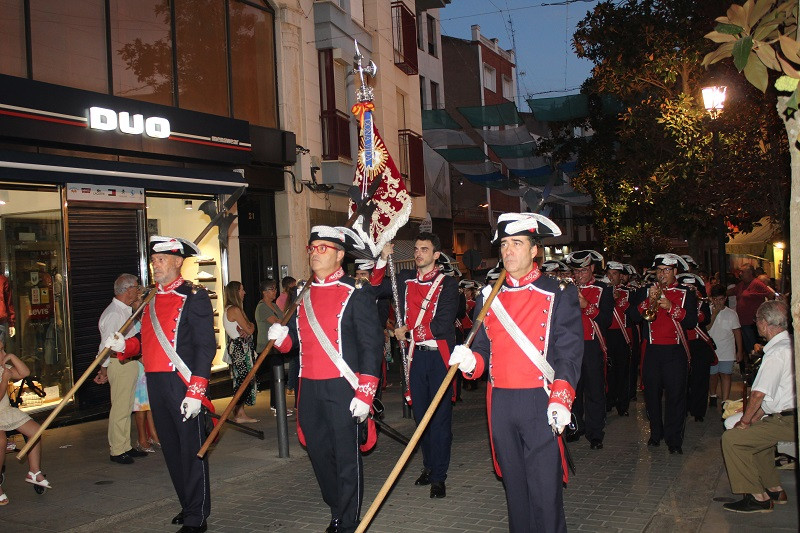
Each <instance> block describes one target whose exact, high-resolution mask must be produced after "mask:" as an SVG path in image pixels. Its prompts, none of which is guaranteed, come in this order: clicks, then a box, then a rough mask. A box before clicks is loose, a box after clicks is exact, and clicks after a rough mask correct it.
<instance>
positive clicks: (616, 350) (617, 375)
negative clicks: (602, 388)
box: [606, 329, 631, 412]
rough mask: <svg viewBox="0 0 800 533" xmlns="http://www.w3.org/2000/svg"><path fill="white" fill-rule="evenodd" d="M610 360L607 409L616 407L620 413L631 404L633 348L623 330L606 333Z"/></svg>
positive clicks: (611, 330) (612, 330)
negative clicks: (626, 339) (626, 340)
mask: <svg viewBox="0 0 800 533" xmlns="http://www.w3.org/2000/svg"><path fill="white" fill-rule="evenodd" d="M606 344H607V346H608V358H609V359H610V361H611V365H610V368H609V369H608V394H607V395H606V407H607V408H608V409H611V408H612V407H616V408H617V410H618V411H619V412H624V411H627V410H628V407H629V406H630V402H631V391H630V388H629V387H630V372H631V347H630V345H629V344H628V343H627V342H625V336H624V335H623V334H622V330H619V329H609V330H608V332H607V333H606Z"/></svg>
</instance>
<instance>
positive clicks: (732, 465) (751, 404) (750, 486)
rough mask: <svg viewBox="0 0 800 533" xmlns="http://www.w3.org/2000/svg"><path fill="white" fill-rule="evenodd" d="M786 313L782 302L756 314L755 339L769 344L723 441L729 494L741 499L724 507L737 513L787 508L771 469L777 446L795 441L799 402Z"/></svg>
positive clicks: (759, 310)
mask: <svg viewBox="0 0 800 533" xmlns="http://www.w3.org/2000/svg"><path fill="white" fill-rule="evenodd" d="M788 321H789V309H788V307H787V305H786V304H785V303H784V302H782V301H769V302H764V303H763V304H761V306H760V307H759V308H758V311H757V312H756V327H757V328H758V333H759V335H761V336H762V337H764V338H765V339H766V340H767V344H766V345H765V346H764V357H763V358H762V362H761V368H760V369H759V370H758V374H757V375H756V379H755V381H754V382H753V387H752V392H751V393H750V400H749V401H748V403H747V408H746V409H745V412H744V414H743V415H742V418H741V420H740V421H739V422H737V423H736V425H735V426H734V427H733V429H730V430H728V431H726V432H725V433H724V434H723V435H722V453H723V456H724V457H725V466H726V467H727V469H728V479H729V480H730V483H731V490H732V491H733V492H736V493H743V494H744V498H743V499H741V500H739V501H738V502H734V503H726V504H725V505H724V507H725V509H727V510H728V511H733V512H736V513H768V512H770V511H772V506H773V504H784V503H786V492H785V491H784V490H783V487H781V484H780V477H779V475H778V470H777V469H776V467H775V445H776V444H777V443H778V442H780V441H787V440H789V441H791V440H794V439H795V419H796V416H797V401H796V398H795V394H794V374H793V371H792V341H791V339H790V338H789V333H788V331H787V328H788Z"/></svg>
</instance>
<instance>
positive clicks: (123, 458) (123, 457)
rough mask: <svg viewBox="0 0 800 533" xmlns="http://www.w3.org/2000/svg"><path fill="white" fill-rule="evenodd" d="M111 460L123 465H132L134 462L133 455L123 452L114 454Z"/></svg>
mask: <svg viewBox="0 0 800 533" xmlns="http://www.w3.org/2000/svg"><path fill="white" fill-rule="evenodd" d="M145 455H146V454H145ZM111 462H112V463H119V464H121V465H132V464H133V457H131V456H130V455H129V454H128V453H121V454H119V455H112V456H111Z"/></svg>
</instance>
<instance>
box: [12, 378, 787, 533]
mask: <svg viewBox="0 0 800 533" xmlns="http://www.w3.org/2000/svg"><path fill="white" fill-rule="evenodd" d="M462 394H463V402H459V403H458V405H457V406H456V408H455V410H454V412H453V452H452V461H451V465H450V472H449V477H448V479H447V498H445V499H441V500H438V499H437V500H434V499H430V498H429V495H428V487H416V486H414V479H415V478H416V477H417V475H418V473H419V471H420V469H421V463H422V458H421V454H420V453H415V454H414V455H412V457H411V459H410V460H409V463H408V465H407V467H406V468H405V470H404V472H403V473H402V474H401V476H400V477H399V479H398V480H397V482H396V483H395V486H394V489H393V490H392V491H391V492H390V493H389V495H388V497H387V498H386V500H384V503H383V506H382V508H381V510H380V511H379V512H378V514H377V515H376V517H375V519H374V520H373V521H372V524H371V525H370V528H369V531H370V532H374V533H398V532H408V531H419V532H436V533H456V532H476V533H477V532H480V533H485V532H493V533H494V532H502V531H507V530H508V522H507V515H506V508H505V496H504V492H503V486H502V483H501V481H499V480H498V479H497V478H496V477H495V475H494V473H493V470H492V461H491V457H490V452H489V445H488V434H487V429H486V414H485V406H484V401H485V389H484V386H483V384H481V388H480V389H479V390H477V391H464V392H463V393H462ZM267 395H268V392H262V393H259V397H258V403H257V404H256V406H254V407H250V408H248V412H249V414H250V415H251V416H254V417H255V418H260V419H261V421H260V422H259V423H257V424H254V426H255V427H257V428H258V429H262V430H264V431H265V440H264V441H261V440H258V439H257V438H254V437H250V436H248V435H246V434H244V433H242V432H240V431H238V430H236V429H235V428H232V427H231V426H226V428H225V429H224V431H223V432H222V438H221V440H220V441H219V442H218V444H217V445H216V448H215V449H212V451H211V452H210V455H209V460H210V470H211V501H212V511H211V516H210V518H209V520H208V526H209V531H210V532H251V531H270V532H290V533H291V532H303V531H316V532H321V531H324V529H325V527H327V524H328V521H329V520H330V516H329V512H328V509H327V507H326V506H325V504H324V503H323V501H322V498H321V496H320V492H319V488H318V487H317V484H316V481H315V479H314V474H313V471H312V469H311V464H310V461H309V459H308V456H307V454H306V453H305V451H304V450H303V449H302V448H301V447H300V445H299V444H298V442H297V435H296V429H295V423H294V417H292V418H290V419H289V430H290V434H289V441H290V457H289V458H288V459H281V458H278V457H277V453H278V452H277V434H276V421H275V417H274V416H273V415H272V414H271V412H270V411H269V409H268V403H267V400H268V396H267ZM640 396H641V395H640ZM227 400H228V399H227V398H225V399H221V400H216V401H215V402H214V403H215V405H216V406H217V410H218V412H221V411H222V409H223V408H224V407H225V405H227ZM293 401H294V398H293V397H291V396H290V397H288V402H287V404H288V405H291V404H292V403H293ZM384 403H385V404H386V417H385V419H384V420H385V421H386V422H387V423H388V424H390V425H391V426H392V427H394V428H395V429H397V430H398V431H400V432H401V433H403V434H405V435H406V436H408V437H410V436H411V435H412V433H413V430H414V424H413V421H411V420H408V419H403V418H402V410H401V407H400V392H399V390H398V387H397V386H394V387H390V388H388V389H387V390H386V391H384ZM106 428H107V423H106V421H105V420H100V421H95V422H88V423H84V424H80V425H75V426H69V427H62V428H57V429H54V430H48V431H47V432H46V434H45V439H44V457H43V471H44V472H45V473H47V476H48V479H49V480H50V481H51V483H52V484H53V487H54V488H53V489H51V490H48V491H46V492H45V493H44V494H43V495H37V494H36V493H35V492H34V491H33V488H32V487H31V486H30V485H29V484H27V483H25V482H24V481H23V478H24V475H25V473H26V472H27V465H21V464H20V463H19V462H18V461H16V460H15V458H14V455H13V454H8V455H6V481H5V483H4V485H3V489H4V490H5V491H6V492H7V494H8V496H9V499H10V504H9V505H7V506H5V507H0V523H1V524H2V530H4V531H22V530H25V531H68V532H81V533H84V532H91V531H114V532H120V533H124V532H136V533H138V532H142V531H148V532H149V531H155V532H159V531H165V532H174V531H176V530H177V529H178V527H176V526H173V525H171V524H170V519H171V518H172V517H173V516H174V515H175V514H176V513H177V512H178V511H179V510H180V507H179V505H178V503H177V498H176V496H175V493H174V490H173V488H172V485H171V483H170V480H169V476H168V475H167V471H166V467H165V465H164V462H163V459H162V457H161V454H160V453H156V454H154V455H151V456H149V457H146V458H143V459H137V460H136V463H135V464H133V465H118V464H115V463H111V462H110V461H109V459H108V446H107V441H106ZM721 433H722V424H721V423H719V422H718V421H717V420H716V417H715V416H712V414H711V413H709V416H708V417H706V421H705V422H700V423H698V422H694V420H693V419H692V418H688V419H687V423H686V438H685V441H684V445H683V451H684V455H670V454H669V453H668V451H667V449H666V446H660V447H658V448H648V447H647V445H646V442H647V439H648V425H647V420H646V416H645V413H644V402H642V401H639V402H636V403H633V404H631V416H630V417H619V416H617V415H616V414H609V417H608V422H607V427H606V438H605V447H604V448H603V449H602V450H598V451H596V450H590V449H589V444H588V442H587V441H585V440H582V441H580V442H576V443H572V444H571V445H570V449H571V451H572V456H573V459H574V461H575V463H576V468H577V474H575V475H571V476H570V483H569V486H568V488H567V489H566V491H565V492H564V499H565V509H566V514H567V527H568V529H569V530H570V531H598V532H614V531H619V532H642V531H643V532H648V533H655V532H658V533H661V532H665V531H669V532H673V531H674V532H699V531H703V532H714V533H717V532H726V531H737V532H747V531H765V530H770V531H771V532H782V531H793V532H796V531H798V505H797V501H798V499H797V485H796V482H795V471H794V470H787V471H784V472H783V473H782V476H781V477H782V482H783V486H784V488H785V489H786V491H787V493H788V496H789V504H788V505H783V506H776V508H775V510H774V511H773V512H771V513H765V514H755V515H743V514H737V513H731V512H728V511H724V510H723V509H722V503H723V502H726V501H734V500H736V499H739V495H734V494H731V493H730V487H729V485H728V480H727V475H726V473H725V468H724V464H723V461H722V456H721V455H722V453H721V450H720V446H719V438H720V435H721ZM16 440H17V444H18V445H19V446H21V445H22V440H21V438H20V437H16ZM402 451H403V446H402V445H401V444H399V443H398V442H396V441H394V440H392V439H391V438H389V437H387V435H386V434H381V435H380V437H379V439H378V446H377V448H376V449H375V450H374V451H373V452H372V453H371V454H369V455H368V456H366V457H365V458H364V471H365V474H366V487H365V497H364V504H363V509H362V513H361V514H362V516H363V514H364V513H366V510H367V509H368V508H369V506H370V504H371V502H372V500H373V498H374V497H375V495H376V494H377V493H378V491H379V489H380V487H381V486H382V484H383V482H384V481H385V480H386V478H387V476H388V475H389V472H390V471H391V470H392V468H393V467H394V465H395V462H396V461H397V459H398V457H399V456H400V454H401V453H402Z"/></svg>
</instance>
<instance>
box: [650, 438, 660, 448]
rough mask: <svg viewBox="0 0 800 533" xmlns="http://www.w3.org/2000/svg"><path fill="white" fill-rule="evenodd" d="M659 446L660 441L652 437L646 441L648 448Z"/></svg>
mask: <svg viewBox="0 0 800 533" xmlns="http://www.w3.org/2000/svg"><path fill="white" fill-rule="evenodd" d="M659 444H661V441H659V440H656V439H654V438H652V437H651V438H650V439H649V440H648V441H647V445H648V446H658V445H659Z"/></svg>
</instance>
